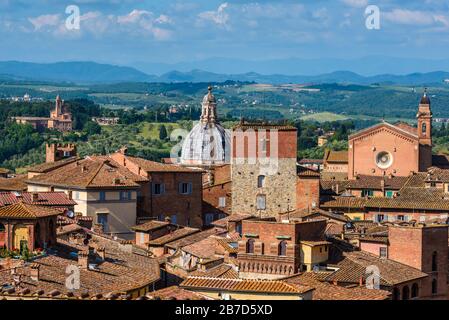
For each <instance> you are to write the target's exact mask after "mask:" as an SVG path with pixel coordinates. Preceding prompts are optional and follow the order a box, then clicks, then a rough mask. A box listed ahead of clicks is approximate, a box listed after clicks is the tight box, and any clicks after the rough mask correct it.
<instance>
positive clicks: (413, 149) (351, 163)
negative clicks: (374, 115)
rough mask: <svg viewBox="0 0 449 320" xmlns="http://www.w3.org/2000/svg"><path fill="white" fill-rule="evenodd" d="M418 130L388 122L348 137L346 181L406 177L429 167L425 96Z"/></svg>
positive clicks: (429, 122) (429, 120) (429, 117)
mask: <svg viewBox="0 0 449 320" xmlns="http://www.w3.org/2000/svg"><path fill="white" fill-rule="evenodd" d="M416 118H417V120H418V128H414V127H412V126H410V125H408V124H406V123H397V124H395V125H393V124H389V123H387V122H382V123H379V124H377V125H375V126H373V127H370V128H367V129H365V130H362V131H359V132H356V133H354V134H352V135H350V136H349V151H348V178H349V179H354V178H355V177H356V176H357V175H359V174H362V175H374V176H382V175H390V174H392V175H395V176H408V175H410V173H412V172H423V171H426V170H427V169H428V168H429V167H430V166H431V165H432V111H431V108H430V99H429V97H428V96H427V93H426V92H424V95H423V97H422V98H421V101H420V103H419V107H418V113H417V115H416Z"/></svg>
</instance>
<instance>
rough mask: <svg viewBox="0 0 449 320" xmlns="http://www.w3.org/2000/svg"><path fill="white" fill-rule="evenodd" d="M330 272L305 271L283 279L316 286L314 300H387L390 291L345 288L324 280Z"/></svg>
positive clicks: (293, 282)
mask: <svg viewBox="0 0 449 320" xmlns="http://www.w3.org/2000/svg"><path fill="white" fill-rule="evenodd" d="M327 276H329V272H305V273H302V274H299V275H294V276H292V277H289V278H286V279H283V280H284V281H285V282H287V283H290V284H300V285H307V286H311V287H314V288H315V290H314V291H313V298H312V299H313V300H387V299H389V298H390V293H389V292H388V291H385V290H374V289H367V288H366V287H364V286H363V287H361V286H357V287H353V288H345V287H341V286H338V285H334V284H330V283H327V282H323V281H322V280H323V279H324V278H326V277H327Z"/></svg>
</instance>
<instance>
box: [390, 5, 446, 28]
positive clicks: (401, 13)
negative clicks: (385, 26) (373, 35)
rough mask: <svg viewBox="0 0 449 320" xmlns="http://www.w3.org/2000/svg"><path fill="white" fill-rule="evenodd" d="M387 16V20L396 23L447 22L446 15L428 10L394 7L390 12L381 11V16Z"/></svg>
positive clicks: (429, 23)
mask: <svg viewBox="0 0 449 320" xmlns="http://www.w3.org/2000/svg"><path fill="white" fill-rule="evenodd" d="M382 16H383V17H385V19H386V20H388V21H390V22H393V23H396V24H405V25H422V26H425V25H432V24H435V23H437V22H443V21H445V23H447V20H444V19H445V18H446V17H444V16H441V15H435V14H432V13H431V12H426V11H412V10H406V9H394V10H392V11H390V12H385V13H384V14H382V13H381V17H382Z"/></svg>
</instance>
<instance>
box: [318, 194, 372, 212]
mask: <svg viewBox="0 0 449 320" xmlns="http://www.w3.org/2000/svg"><path fill="white" fill-rule="evenodd" d="M373 199H374V198H373ZM366 201H367V199H365V198H358V197H333V198H332V199H330V200H328V201H324V202H322V203H321V204H320V207H321V208H341V209H347V208H350V209H360V210H362V209H364V207H365V204H366Z"/></svg>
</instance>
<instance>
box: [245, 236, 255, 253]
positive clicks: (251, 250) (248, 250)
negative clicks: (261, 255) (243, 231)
mask: <svg viewBox="0 0 449 320" xmlns="http://www.w3.org/2000/svg"><path fill="white" fill-rule="evenodd" d="M246 253H254V239H249V240H248V241H247V242H246Z"/></svg>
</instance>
